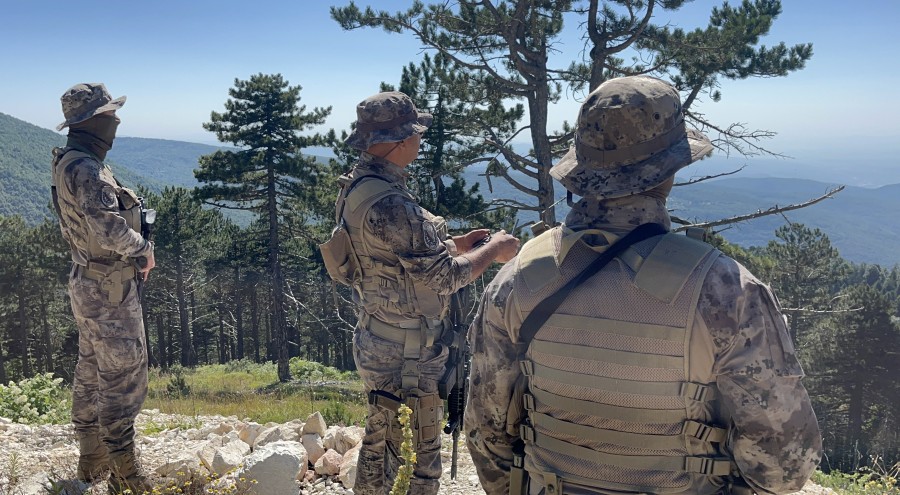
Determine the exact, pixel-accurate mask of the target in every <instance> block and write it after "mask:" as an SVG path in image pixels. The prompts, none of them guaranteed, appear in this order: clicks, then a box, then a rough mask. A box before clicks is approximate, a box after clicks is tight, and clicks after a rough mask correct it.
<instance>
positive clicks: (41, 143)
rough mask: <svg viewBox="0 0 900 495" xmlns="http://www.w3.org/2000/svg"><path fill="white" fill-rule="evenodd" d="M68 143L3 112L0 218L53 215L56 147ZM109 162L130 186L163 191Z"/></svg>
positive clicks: (33, 218)
mask: <svg viewBox="0 0 900 495" xmlns="http://www.w3.org/2000/svg"><path fill="white" fill-rule="evenodd" d="M125 139H127V138H125ZM65 143H66V138H65V136H62V135H60V134H57V133H55V132H53V131H51V130H49V129H44V128H42V127H38V126H35V125H32V124H29V123H28V122H25V121H24V120H19V119H17V118H15V117H11V116H9V115H6V114H3V113H0V215H16V214H18V215H22V216H23V217H24V218H26V219H28V220H30V221H37V220H38V219H40V218H44V217H46V216H48V215H50V209H49V205H50V160H51V158H52V151H53V148H55V147H57V146H63V145H65ZM118 145H119V141H118V139H117V140H116V146H118ZM109 161H110V162H111V163H112V164H113V165H112V167H113V168H114V169H115V171H116V177H117V178H118V179H119V180H121V181H122V182H123V183H124V184H126V185H129V186H134V185H137V184H142V185H144V186H146V187H148V188H149V189H151V190H161V189H162V187H163V186H164V185H165V184H166V182H161V181H157V180H155V179H152V178H149V177H144V176H142V175H141V174H140V173H136V172H134V171H133V170H131V169H128V168H122V169H119V168H118V167H116V165H115V160H112V159H110V160H109Z"/></svg>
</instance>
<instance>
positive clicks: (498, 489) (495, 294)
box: [464, 262, 524, 493]
mask: <svg viewBox="0 0 900 495" xmlns="http://www.w3.org/2000/svg"><path fill="white" fill-rule="evenodd" d="M513 265H514V263H513V262H510V263H507V264H506V265H504V267H503V268H502V269H501V270H500V273H498V275H497V277H496V278H495V279H494V280H493V282H491V284H490V285H488V287H487V289H485V293H484V296H483V297H482V299H481V303H480V305H479V309H478V314H477V315H476V316H475V320H474V321H473V322H472V326H471V327H470V328H469V342H470V345H471V348H472V364H471V372H470V377H469V383H470V386H469V397H468V401H467V403H466V415H465V425H464V426H465V431H466V437H467V443H468V446H469V453H470V454H471V455H472V460H473V462H474V464H475V468H476V470H477V471H478V477H479V478H480V480H481V486H482V487H484V490H485V492H487V493H509V479H510V467H511V466H512V459H513V445H514V444H515V443H516V442H517V441H518V440H519V436H518V424H519V422H520V420H521V418H520V416H521V413H522V396H521V392H522V388H523V386H524V376H523V375H522V373H521V371H520V370H519V363H518V361H517V360H516V357H517V356H516V348H515V345H514V344H513V342H512V340H511V338H510V332H509V331H508V330H507V328H506V326H507V325H508V319H507V318H506V315H505V313H506V312H507V311H506V308H509V307H511V306H510V304H511V298H512V294H511V289H512V282H513V277H512V276H513V274H514V270H513Z"/></svg>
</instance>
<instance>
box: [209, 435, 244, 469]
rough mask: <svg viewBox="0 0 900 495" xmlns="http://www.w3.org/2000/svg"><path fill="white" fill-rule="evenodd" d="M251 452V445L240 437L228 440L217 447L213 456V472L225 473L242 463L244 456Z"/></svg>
mask: <svg viewBox="0 0 900 495" xmlns="http://www.w3.org/2000/svg"><path fill="white" fill-rule="evenodd" d="M249 453H250V446H249V445H247V444H246V443H244V442H242V441H241V440H240V439H236V440H234V441H231V442H228V443H226V444H225V445H223V446H221V447H219V448H218V449H216V453H215V455H214V456H213V461H212V472H214V473H218V474H219V475H222V474H225V473H227V472H229V471H231V470H232V469H234V468H236V467H238V466H240V465H241V463H242V462H243V461H244V456H245V455H247V454H249Z"/></svg>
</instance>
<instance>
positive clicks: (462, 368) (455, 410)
mask: <svg viewBox="0 0 900 495" xmlns="http://www.w3.org/2000/svg"><path fill="white" fill-rule="evenodd" d="M490 238H491V236H490V235H488V236H487V237H485V238H483V239H481V240H480V241H478V242H477V243H475V245H474V246H472V249H478V248H479V247H481V246H483V245H485V244H487V242H488V241H489V240H490ZM468 308H469V287H468V286H467V287H463V288H462V289H459V290H458V291H457V292H456V293H455V294H453V296H451V298H450V324H451V325H452V327H453V328H452V330H453V332H452V334H451V335H452V336H453V340H452V341H451V342H449V343H448V345H449V346H450V357H449V358H448V359H447V370H446V371H445V372H444V376H443V377H441V381H440V382H438V393H439V394H440V397H441V398H442V399H445V400H446V401H447V412H448V413H449V414H448V418H447V425H446V426H444V433H446V434H449V435H452V436H453V448H452V458H451V463H450V479H456V465H457V458H458V455H459V431H460V429H461V428H462V424H463V416H464V415H465V412H466V394H467V393H468V388H469V387H468V384H469V361H470V358H471V351H470V349H469V341H468V339H467V338H466V334H467V333H468V331H469V321H468V318H466V316H467V313H468V311H467V310H468Z"/></svg>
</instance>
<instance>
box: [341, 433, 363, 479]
mask: <svg viewBox="0 0 900 495" xmlns="http://www.w3.org/2000/svg"><path fill="white" fill-rule="evenodd" d="M361 448H362V443H358V444H356V446H355V447H353V448H352V449H350V450H348V451H347V452H345V453H344V457H343V459H342V460H341V471H340V472H339V473H338V481H340V482H341V484H342V485H344V487H345V488H350V489H352V488H353V485H354V484H355V483H356V466H357V463H358V462H359V449H361Z"/></svg>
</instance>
